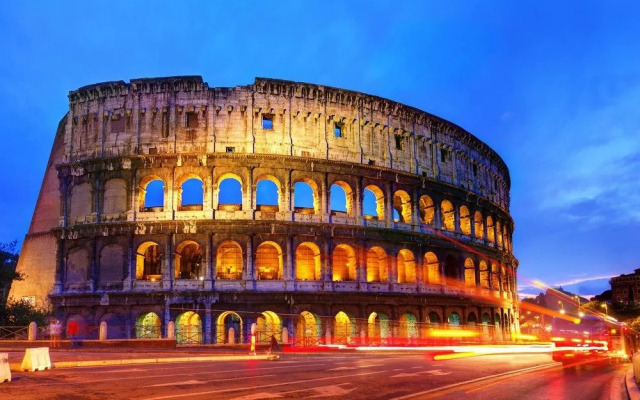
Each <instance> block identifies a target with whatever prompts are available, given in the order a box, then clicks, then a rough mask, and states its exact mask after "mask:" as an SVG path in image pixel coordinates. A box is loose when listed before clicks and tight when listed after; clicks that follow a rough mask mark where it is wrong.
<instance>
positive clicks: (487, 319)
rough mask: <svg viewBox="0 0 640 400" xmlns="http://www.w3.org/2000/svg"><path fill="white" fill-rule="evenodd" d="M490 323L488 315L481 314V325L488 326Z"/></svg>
mask: <svg viewBox="0 0 640 400" xmlns="http://www.w3.org/2000/svg"><path fill="white" fill-rule="evenodd" d="M490 323H491V316H490V315H489V313H486V312H485V313H482V325H488V324H490Z"/></svg>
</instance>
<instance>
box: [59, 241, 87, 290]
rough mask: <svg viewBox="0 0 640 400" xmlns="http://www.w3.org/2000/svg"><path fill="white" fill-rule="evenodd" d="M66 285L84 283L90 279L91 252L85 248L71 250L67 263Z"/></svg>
mask: <svg viewBox="0 0 640 400" xmlns="http://www.w3.org/2000/svg"><path fill="white" fill-rule="evenodd" d="M66 267H67V268H66V275H65V282H66V283H83V282H86V281H87V279H88V278H89V252H88V251H87V249H85V248H84V247H74V248H73V249H71V250H69V254H68V255H67V263H66Z"/></svg>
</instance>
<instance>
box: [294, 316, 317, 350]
mask: <svg viewBox="0 0 640 400" xmlns="http://www.w3.org/2000/svg"><path fill="white" fill-rule="evenodd" d="M321 336H322V327H321V326H320V317H318V316H316V315H314V314H312V313H310V312H309V311H303V312H301V313H300V315H298V319H297V323H296V337H297V338H298V342H297V344H298V346H305V347H308V346H317V345H318V344H319V342H320V341H319V339H320V337H321Z"/></svg>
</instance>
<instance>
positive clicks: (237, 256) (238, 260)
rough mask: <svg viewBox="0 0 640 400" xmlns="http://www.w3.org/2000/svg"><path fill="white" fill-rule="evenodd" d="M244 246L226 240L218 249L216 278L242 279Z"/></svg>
mask: <svg viewBox="0 0 640 400" xmlns="http://www.w3.org/2000/svg"><path fill="white" fill-rule="evenodd" d="M243 265H244V263H243V261H242V248H241V247H240V245H239V244H238V243H237V242H234V241H233V240H226V241H224V242H222V243H220V244H219V245H218V248H217V249H216V279H242V266H243Z"/></svg>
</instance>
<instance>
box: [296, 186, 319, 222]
mask: <svg viewBox="0 0 640 400" xmlns="http://www.w3.org/2000/svg"><path fill="white" fill-rule="evenodd" d="M309 194H311V198H310V199H309V198H308V197H309ZM293 205H294V209H295V212H297V213H300V214H318V213H320V199H319V196H318V184H317V183H316V182H315V181H314V180H313V179H310V178H300V179H297V180H296V181H295V182H294V183H293Z"/></svg>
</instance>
